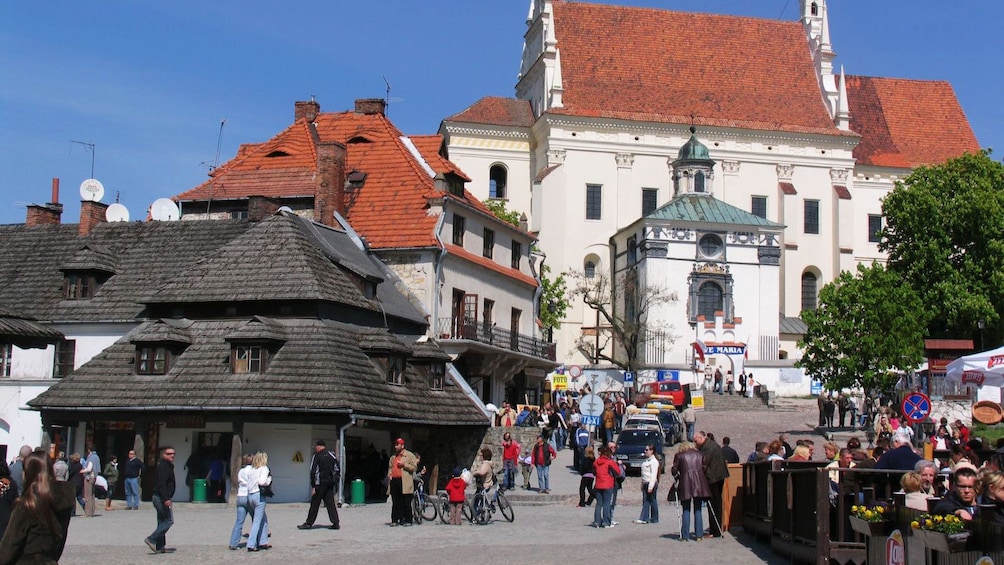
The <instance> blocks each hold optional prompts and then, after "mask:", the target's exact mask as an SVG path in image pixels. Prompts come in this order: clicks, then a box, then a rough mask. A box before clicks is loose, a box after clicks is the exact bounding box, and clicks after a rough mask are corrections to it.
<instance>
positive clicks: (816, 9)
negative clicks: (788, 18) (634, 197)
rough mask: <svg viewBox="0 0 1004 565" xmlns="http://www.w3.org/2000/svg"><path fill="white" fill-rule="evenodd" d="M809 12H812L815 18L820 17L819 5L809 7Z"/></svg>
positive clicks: (814, 4)
mask: <svg viewBox="0 0 1004 565" xmlns="http://www.w3.org/2000/svg"><path fill="white" fill-rule="evenodd" d="M809 11H810V13H811V14H812V15H813V16H818V15H819V4H816V3H815V2H813V3H812V5H811V6H810V7H809Z"/></svg>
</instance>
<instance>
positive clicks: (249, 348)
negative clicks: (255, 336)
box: [230, 343, 269, 375]
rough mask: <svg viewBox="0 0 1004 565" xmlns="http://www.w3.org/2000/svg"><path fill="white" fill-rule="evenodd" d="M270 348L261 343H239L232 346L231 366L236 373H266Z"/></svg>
mask: <svg viewBox="0 0 1004 565" xmlns="http://www.w3.org/2000/svg"><path fill="white" fill-rule="evenodd" d="M268 354H269V352H268V348H266V347H265V346H264V345H261V344H257V345H255V344H238V343H235V344H233V345H231V347H230V368H231V370H232V371H233V373H234V374H235V375H239V374H247V373H264V372H265V369H266V368H267V367H268V356H269V355H268Z"/></svg>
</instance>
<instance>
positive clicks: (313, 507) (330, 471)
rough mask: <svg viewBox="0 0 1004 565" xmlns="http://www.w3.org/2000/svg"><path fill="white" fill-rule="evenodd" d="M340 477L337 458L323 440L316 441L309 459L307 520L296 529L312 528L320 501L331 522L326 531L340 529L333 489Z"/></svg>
mask: <svg viewBox="0 0 1004 565" xmlns="http://www.w3.org/2000/svg"><path fill="white" fill-rule="evenodd" d="M340 475H341V467H339V465H338V458H337V457H335V454H334V453H332V452H330V451H328V448H327V445H326V444H325V443H324V440H323V439H319V440H317V442H316V443H315V444H314V455H313V456H312V457H311V458H310V510H308V511H307V520H306V521H305V522H304V523H302V524H300V525H299V526H297V529H300V530H309V529H311V528H313V527H314V520H316V519H317V511H318V510H319V509H320V506H321V501H324V508H325V510H327V511H328V519H329V520H331V525H330V526H328V529H329V530H338V529H341V525H340V523H339V521H338V508H337V507H336V506H335V487H336V486H337V485H338V482H339V479H340Z"/></svg>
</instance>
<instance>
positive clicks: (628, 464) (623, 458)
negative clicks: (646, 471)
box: [614, 425, 666, 474]
mask: <svg viewBox="0 0 1004 565" xmlns="http://www.w3.org/2000/svg"><path fill="white" fill-rule="evenodd" d="M665 443H666V438H665V437H664V436H663V435H662V428H658V427H654V426H648V425H645V426H643V427H636V428H624V429H622V430H621V433H620V434H619V435H618V436H617V452H616V453H615V454H614V457H615V458H616V459H617V461H618V462H619V463H620V464H621V465H624V468H625V470H627V471H638V473H639V474H640V473H641V464H642V462H644V461H645V446H646V445H649V444H651V445H654V446H655V456H656V458H657V459H659V472H660V473H661V472H663V471H665V468H666V455H665V449H664V446H665Z"/></svg>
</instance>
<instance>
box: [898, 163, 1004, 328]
mask: <svg viewBox="0 0 1004 565" xmlns="http://www.w3.org/2000/svg"><path fill="white" fill-rule="evenodd" d="M882 213H883V215H884V216H885V220H886V227H885V229H883V231H882V233H881V236H882V241H881V243H880V244H879V249H881V250H882V251H885V252H887V253H888V254H889V263H888V265H889V269H890V270H892V271H895V272H896V273H898V274H899V275H900V276H901V277H902V278H903V280H904V281H906V283H907V284H909V285H910V286H911V287H913V289H914V290H915V291H916V292H917V293H918V294H919V295H920V297H921V300H922V301H923V305H924V308H925V309H927V310H928V311H930V312H931V314H932V316H931V321H930V325H929V327H928V335H929V336H936V337H970V336H971V337H973V338H974V340H977V342H978V340H979V339H980V338H982V337H983V336H981V335H979V331H978V330H977V327H978V323H979V320H983V321H984V322H985V325H986V327H987V329H986V331H985V333H986V337H987V338H988V340H987V346H988V347H990V346H992V345H994V344H999V343H1000V341H1001V337H1002V334H1004V331H1002V330H1004V328H1002V324H1001V318H1002V316H1004V165H1002V164H1001V163H999V162H997V161H994V160H992V159H991V158H990V155H989V152H987V151H983V152H980V153H979V154H976V155H972V154H967V155H964V156H962V157H959V158H957V159H952V160H949V161H946V162H945V163H942V164H940V165H936V166H932V167H919V168H917V169H915V170H914V171H913V173H911V174H910V175H909V176H908V177H906V179H904V180H903V182H902V183H898V184H897V186H896V188H895V190H893V191H892V192H891V193H889V195H888V196H887V197H886V198H885V200H884V201H883V203H882Z"/></svg>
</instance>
